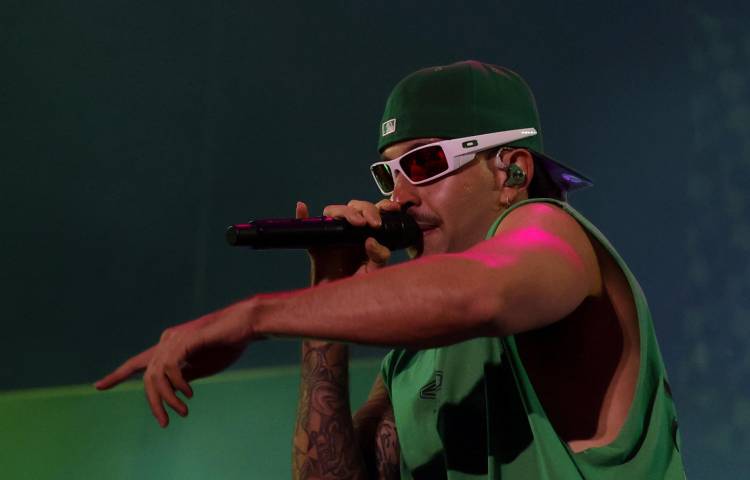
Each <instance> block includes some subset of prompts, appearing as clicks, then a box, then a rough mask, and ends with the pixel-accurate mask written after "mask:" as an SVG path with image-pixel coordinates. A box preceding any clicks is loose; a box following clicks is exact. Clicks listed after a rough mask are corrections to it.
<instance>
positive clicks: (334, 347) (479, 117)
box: [96, 61, 684, 479]
mask: <svg viewBox="0 0 750 480" xmlns="http://www.w3.org/2000/svg"><path fill="white" fill-rule="evenodd" d="M379 150H380V152H381V153H382V159H381V162H377V163H376V164H374V165H373V166H372V167H371V170H372V173H373V176H374V178H375V180H376V182H377V184H378V187H379V188H380V190H381V192H382V193H384V194H386V195H390V199H389V200H383V201H381V202H379V203H378V204H376V205H373V204H372V203H370V202H365V201H356V200H355V201H351V202H349V203H348V204H347V205H332V206H329V207H327V208H326V209H325V210H324V214H326V215H331V216H336V217H341V218H345V219H347V220H348V221H349V222H350V223H352V224H355V225H364V224H369V225H371V226H377V225H379V221H380V211H383V210H397V209H402V210H405V211H406V212H407V213H408V214H410V215H412V216H413V217H414V218H415V219H416V221H417V222H418V223H419V225H420V227H421V229H422V230H423V236H424V239H423V245H422V246H421V248H420V250H419V251H416V252H413V253H414V255H415V256H416V257H418V258H416V259H414V260H413V261H410V262H406V263H404V264H401V265H397V266H392V267H388V268H381V267H383V266H384V265H385V263H386V262H387V260H388V257H389V255H390V252H389V251H388V249H386V248H385V247H384V246H382V245H380V244H378V243H377V242H376V241H375V240H374V239H372V238H371V239H368V240H367V242H366V243H365V245H364V248H347V249H335V248H320V249H317V250H314V251H311V252H310V254H311V258H312V270H313V275H312V277H313V283H314V284H315V285H314V286H313V287H312V288H309V289H304V290H300V291H294V292H285V293H282V294H271V295H258V296H255V297H253V298H250V299H248V300H245V301H242V302H239V303H237V304H234V305H231V306H229V307H227V308H225V309H223V310H221V311H217V312H213V313H211V314H208V315H206V316H204V317H201V318H199V319H197V320H194V321H192V322H188V323H185V324H182V325H178V326H176V327H173V328H170V329H167V330H166V331H165V332H164V334H163V335H162V338H161V341H160V342H159V343H158V344H157V345H155V346H154V347H152V348H150V349H148V350H146V351H145V352H142V353H140V354H138V355H136V356H135V357H133V358H131V359H130V360H128V361H127V362H125V363H124V364H123V365H122V366H121V367H119V368H118V369H117V370H115V372H113V373H112V374H110V375H108V376H107V377H105V378H104V379H102V380H101V381H100V382H97V384H96V385H97V388H102V389H103V388H109V387H111V386H112V385H115V384H117V383H119V382H120V381H122V380H124V379H125V378H127V377H129V376H130V375H132V374H133V373H135V372H138V371H144V370H145V374H144V383H145V388H146V394H147V397H148V401H149V404H150V406H151V409H152V411H153V413H154V415H155V416H156V418H157V420H158V421H159V423H160V424H161V425H162V426H165V425H166V424H167V421H168V417H167V414H166V411H165V409H164V406H163V403H162V402H166V403H167V404H168V405H169V406H170V407H171V408H173V409H174V410H175V411H177V412H178V413H180V414H181V415H185V414H186V413H187V407H186V405H185V404H184V402H183V401H182V400H181V399H179V398H178V397H177V396H176V395H175V391H176V390H179V391H181V392H183V394H185V395H186V396H187V397H190V396H192V390H191V389H190V386H189V384H188V383H187V382H188V381H189V380H190V379H192V378H196V377H198V376H204V375H208V374H211V373H214V372H216V371H219V370H221V369H223V368H225V367H226V366H227V365H229V364H230V363H231V362H232V361H234V359H235V358H236V357H237V355H239V353H240V352H241V351H242V349H244V348H245V346H246V345H247V344H248V343H249V342H251V341H253V340H256V339H260V338H264V337H266V336H270V335H284V336H296V337H303V338H306V339H325V340H306V341H305V342H303V369H302V370H303V373H302V375H303V377H302V382H301V395H300V409H299V412H298V419H297V427H296V431H295V438H294V458H293V462H294V467H293V470H294V473H295V476H296V477H298V478H368V477H377V478H399V477H400V478H404V479H407V478H415V479H418V478H429V479H432V478H448V479H474V478H523V479H568V478H571V479H572V478H577V479H579V478H606V479H610V478H649V479H650V478H683V476H684V474H683V467H682V462H681V458H680V454H679V435H678V432H677V423H676V420H675V411H674V406H673V403H672V400H671V394H670V391H669V386H668V384H667V381H666V374H665V371H664V367H663V363H662V361H661V357H660V354H659V351H658V346H657V344H656V340H655V336H654V333H653V325H652V322H651V317H650V314H649V311H648V306H647V304H646V301H645V297H644V295H643V292H642V291H641V290H640V287H639V286H638V283H637V281H636V280H635V278H634V277H633V275H632V273H631V272H630V271H629V270H628V268H627V266H626V265H625V263H624V262H623V261H622V259H621V258H620V257H619V255H618V254H617V252H616V251H615V250H614V248H613V247H612V246H611V245H610V244H609V242H608V241H607V240H606V238H605V237H604V236H603V235H602V234H601V233H600V232H599V231H598V230H597V229H596V228H595V227H594V226H593V225H591V224H590V223H589V222H588V221H587V220H586V219H585V218H584V217H583V216H581V214H580V213H578V212H577V211H575V210H574V209H573V208H572V207H570V206H569V205H568V204H567V203H565V201H564V200H565V198H566V194H567V192H568V191H570V190H574V189H576V188H581V187H583V186H587V185H589V184H590V182H589V181H588V179H586V178H585V177H584V176H582V175H580V174H579V173H577V172H575V171H574V170H572V169H570V168H569V167H566V166H565V165H563V164H561V163H559V162H556V161H554V160H552V159H550V158H549V157H547V156H546V155H544V153H543V148H542V142H541V133H540V126H539V120H538V115H537V112H536V107H535V104H534V100H533V96H532V94H531V92H530V90H529V89H528V87H527V86H526V84H525V83H524V82H523V80H522V79H521V78H520V77H519V76H518V75H517V74H515V73H514V72H511V71H509V70H507V69H504V68H501V67H496V66H493V65H487V64H482V63H478V62H473V61H470V62H459V63H456V64H452V65H448V66H444V67H434V68H428V69H424V70H420V71H418V72H415V73H413V74H411V75H409V76H407V77H406V78H405V79H404V80H402V81H401V82H400V83H399V84H398V85H397V86H396V87H395V89H394V90H393V92H392V93H391V96H390V97H389V99H388V102H387V104H386V110H385V113H384V116H383V120H382V124H381V130H380V142H379ZM306 215H307V208H306V206H305V205H304V204H302V203H299V204H298V205H297V216H298V217H304V216H306ZM331 341H333V342H331ZM334 342H335V343H334ZM340 342H354V343H363V344H373V345H388V346H392V347H395V348H394V350H393V351H391V352H390V353H389V354H388V355H387V356H386V358H385V359H384V361H383V366H382V370H381V374H380V375H379V376H378V378H377V379H376V381H375V384H374V386H373V389H372V392H371V394H370V398H369V399H368V401H367V402H366V404H365V405H364V406H363V407H362V408H361V409H360V410H359V411H358V412H357V413H356V414H355V415H354V419H352V417H351V414H350V409H349V401H348V392H347V388H348V386H347V351H346V346H345V345H344V344H343V343H340Z"/></svg>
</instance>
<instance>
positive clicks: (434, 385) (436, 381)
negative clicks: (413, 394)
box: [419, 370, 443, 400]
mask: <svg viewBox="0 0 750 480" xmlns="http://www.w3.org/2000/svg"><path fill="white" fill-rule="evenodd" d="M442 384H443V371H442V370H435V373H434V375H433V378H432V380H430V381H429V382H427V385H425V386H424V387H422V388H421V389H420V390H419V397H420V398H424V399H425V400H434V399H435V396H436V394H437V392H438V390H440V386H441V385H442Z"/></svg>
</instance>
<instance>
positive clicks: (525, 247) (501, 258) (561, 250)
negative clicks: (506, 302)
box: [464, 227, 585, 270]
mask: <svg viewBox="0 0 750 480" xmlns="http://www.w3.org/2000/svg"><path fill="white" fill-rule="evenodd" d="M525 255H544V256H549V255H552V256H553V257H554V256H557V257H559V258H560V259H561V260H563V261H567V262H569V263H570V264H571V265H574V266H575V267H576V268H580V269H581V270H583V269H584V268H585V267H584V265H583V261H582V260H581V257H580V256H579V255H578V253H577V252H576V251H575V249H573V247H571V246H570V244H569V243H568V242H566V241H564V240H563V239H561V238H560V237H558V236H557V235H554V234H552V233H550V232H548V231H546V230H544V229H541V228H538V227H525V228H521V229H518V230H511V231H509V232H502V233H500V234H498V235H495V236H494V237H492V238H491V239H489V240H487V241H486V242H482V243H481V244H479V245H477V246H476V247H475V248H472V249H470V250H468V251H467V252H465V254H464V256H466V257H467V258H471V259H474V260H478V261H481V262H482V263H484V264H485V265H487V266H489V267H492V268H502V267H507V266H509V265H512V264H514V263H516V262H517V261H518V260H519V259H520V258H521V257H523V256H525Z"/></svg>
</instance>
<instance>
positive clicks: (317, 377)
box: [292, 342, 364, 480]
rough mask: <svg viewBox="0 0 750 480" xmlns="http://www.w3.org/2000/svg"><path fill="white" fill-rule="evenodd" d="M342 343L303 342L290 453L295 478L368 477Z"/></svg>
mask: <svg viewBox="0 0 750 480" xmlns="http://www.w3.org/2000/svg"><path fill="white" fill-rule="evenodd" d="M346 352H347V350H346V347H345V346H344V345H338V344H330V343H322V342H316V343H313V342H310V343H306V344H305V345H304V346H303V359H302V360H303V361H302V379H301V382H300V399H299V406H298V413H297V425H296V429H295V435H294V454H293V459H292V466H293V473H294V478H296V479H299V480H302V479H313V478H315V479H337V480H339V479H354V478H364V470H363V463H362V458H361V454H360V452H359V447H358V445H357V442H356V440H355V437H354V427H353V426H352V421H351V413H350V409H349V378H348V368H347V364H348V355H347V353H346Z"/></svg>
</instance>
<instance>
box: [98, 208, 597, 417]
mask: <svg viewBox="0 0 750 480" xmlns="http://www.w3.org/2000/svg"><path fill="white" fill-rule="evenodd" d="M601 288H602V287H601V278H600V272H599V267H598V263H597V260H596V255H595V253H594V250H593V247H592V245H591V243H590V241H589V239H588V237H587V236H586V234H585V232H584V231H583V229H582V228H581V227H580V225H578V223H577V222H576V221H575V220H574V219H573V218H571V217H570V216H569V215H568V214H567V213H565V212H564V211H562V210H561V209H559V208H557V207H552V206H549V205H546V204H529V205H524V206H522V207H519V208H517V209H515V210H514V211H513V212H511V213H510V214H509V215H508V216H507V217H506V218H505V219H504V220H503V222H502V224H501V228H500V229H498V232H497V233H496V235H495V236H494V237H493V238H491V239H489V240H487V241H484V242H481V243H479V244H478V245H476V246H475V247H473V248H471V249H469V250H467V251H465V252H462V253H457V254H444V255H434V256H431V257H427V258H423V259H419V260H416V261H413V262H409V263H406V264H402V265H397V266H394V267H390V268H384V269H382V270H378V271H375V272H373V273H371V274H368V275H366V276H355V277H352V278H349V279H345V280H338V281H335V282H331V283H327V284H324V285H320V286H315V287H312V288H308V289H303V290H298V291H293V292H287V293H280V294H270V295H259V296H256V297H253V298H250V299H248V300H244V301H241V302H238V303H236V304H234V305H231V306H229V307H227V308H225V309H223V310H220V311H217V312H212V313H210V314H208V315H205V316H203V317H201V318H199V319H196V320H193V321H192V322H188V323H184V324H181V325H178V326H175V327H172V328H170V329H167V330H166V331H165V332H164V334H163V335H162V339H161V341H160V342H159V344H158V345H156V346H154V347H152V348H150V349H148V350H146V351H144V352H142V353H140V354H138V355H136V356H134V357H132V358H131V359H129V360H128V361H126V362H125V363H124V364H123V365H121V366H120V367H119V368H118V369H117V370H115V371H114V372H113V373H111V374H110V375H108V376H106V377H105V378H103V379H102V380H100V381H99V382H97V384H96V386H97V388H100V389H106V388H110V387H111V386H113V385H116V384H117V383H119V382H121V381H122V380H123V379H125V378H128V377H129V376H130V375H131V374H133V373H135V372H138V371H143V370H146V371H145V374H144V383H145V385H146V394H147V397H148V399H149V403H150V405H151V409H152V411H153V412H154V415H155V416H156V418H157V419H158V420H159V422H160V424H161V425H163V426H165V425H166V424H167V421H168V418H167V415H166V411H165V410H164V407H163V405H162V401H164V402H166V403H168V404H169V405H170V406H171V407H172V408H174V409H175V410H176V411H178V412H180V413H182V414H185V413H186V411H187V409H186V407H185V405H184V403H183V402H182V401H180V400H179V399H178V398H177V397H176V396H175V394H174V390H175V388H177V389H180V390H182V391H183V392H188V393H186V395H189V386H188V385H187V383H186V380H189V378H187V377H188V376H187V372H188V371H187V370H186V367H185V365H188V366H190V365H200V364H201V362H199V361H197V360H198V359H199V358H200V357H205V358H202V360H205V359H206V358H211V359H213V358H214V356H211V355H209V354H210V353H211V352H217V351H219V352H221V351H231V350H232V349H237V348H244V346H245V345H246V344H247V343H248V342H249V341H251V340H253V339H257V338H261V337H263V336H272V335H279V336H298V337H305V338H322V339H329V340H341V341H349V342H357V343H365V344H375V345H391V346H404V347H417V348H420V347H433V346H440V345H446V344H451V343H455V342H459V341H461V340H465V339H468V338H473V337H478V336H503V335H509V334H514V333H518V332H523V331H527V330H532V329H535V328H540V327H542V326H545V325H548V324H549V323H551V322H554V321H556V320H559V319H561V318H563V317H565V316H566V315H568V314H569V313H571V312H572V311H573V310H574V309H575V308H576V307H577V306H578V305H579V304H580V303H581V302H582V301H583V300H584V299H585V298H586V297H587V296H597V295H600V294H601ZM226 364H228V362H226ZM222 365H223V363H222ZM209 367H211V368H209V369H208V370H209V371H216V366H215V365H209Z"/></svg>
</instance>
